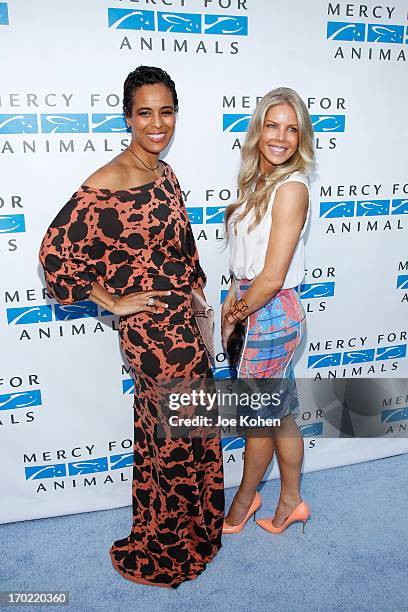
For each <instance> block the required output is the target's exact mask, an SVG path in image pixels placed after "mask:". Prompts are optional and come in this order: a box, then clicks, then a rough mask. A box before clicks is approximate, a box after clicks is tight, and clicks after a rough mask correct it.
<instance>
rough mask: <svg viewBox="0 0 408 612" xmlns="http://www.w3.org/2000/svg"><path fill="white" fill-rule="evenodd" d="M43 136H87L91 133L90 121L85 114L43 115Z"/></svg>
mask: <svg viewBox="0 0 408 612" xmlns="http://www.w3.org/2000/svg"><path fill="white" fill-rule="evenodd" d="M41 132H42V133H43V134H86V133H87V132H89V119H88V115H86V114H85V113H78V114H74V113H66V114H64V115H48V114H46V115H41Z"/></svg>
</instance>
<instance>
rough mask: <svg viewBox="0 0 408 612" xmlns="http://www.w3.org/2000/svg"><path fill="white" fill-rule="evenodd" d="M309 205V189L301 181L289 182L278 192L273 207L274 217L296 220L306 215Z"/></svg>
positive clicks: (279, 188)
mask: <svg viewBox="0 0 408 612" xmlns="http://www.w3.org/2000/svg"><path fill="white" fill-rule="evenodd" d="M308 204H309V189H308V187H307V185H305V183H302V182H301V181H294V180H293V181H287V182H285V183H283V184H282V185H280V186H279V187H278V188H277V190H276V195H275V201H274V204H273V207H272V214H273V216H274V217H278V216H279V217H282V218H287V219H288V218H289V217H291V218H295V217H297V216H299V215H302V216H303V215H304V214H305V213H306V210H307V207H308Z"/></svg>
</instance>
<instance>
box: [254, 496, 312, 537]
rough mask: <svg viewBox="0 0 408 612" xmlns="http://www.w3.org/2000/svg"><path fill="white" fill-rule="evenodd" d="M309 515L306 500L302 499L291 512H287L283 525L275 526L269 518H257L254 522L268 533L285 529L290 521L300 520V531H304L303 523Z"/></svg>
mask: <svg viewBox="0 0 408 612" xmlns="http://www.w3.org/2000/svg"><path fill="white" fill-rule="evenodd" d="M309 517H310V508H309V506H308V505H307V503H306V502H304V501H302V502H300V504H299V505H298V506H296V508H295V509H294V510H293V512H292V513H291V514H289V516H288V517H287V519H286V520H285V522H284V523H283V525H281V526H280V527H275V525H274V524H273V523H272V519H271V518H264V519H259V520H258V521H256V522H257V523H258V525H259V526H260V527H262V529H266V531H269V532H270V533H282V531H285V529H286V527H289V525H291V524H292V523H295V522H296V521H302V524H303V527H302V533H305V523H306V521H307V519H308V518H309Z"/></svg>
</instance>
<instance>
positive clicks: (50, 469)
mask: <svg viewBox="0 0 408 612" xmlns="http://www.w3.org/2000/svg"><path fill="white" fill-rule="evenodd" d="M24 471H25V477H26V480H41V479H42V478H61V477H63V476H66V475H67V467H66V465H65V463H55V464H54V465H30V466H29V467H26V468H24Z"/></svg>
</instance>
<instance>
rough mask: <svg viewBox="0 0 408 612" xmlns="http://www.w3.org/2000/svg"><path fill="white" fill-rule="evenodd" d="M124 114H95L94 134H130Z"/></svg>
mask: <svg viewBox="0 0 408 612" xmlns="http://www.w3.org/2000/svg"><path fill="white" fill-rule="evenodd" d="M129 130H130V128H128V127H127V125H126V121H125V117H124V115H123V114H116V115H115V114H110V115H109V114H106V113H93V115H92V132H93V133H94V134H116V133H122V132H128V131H129Z"/></svg>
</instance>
